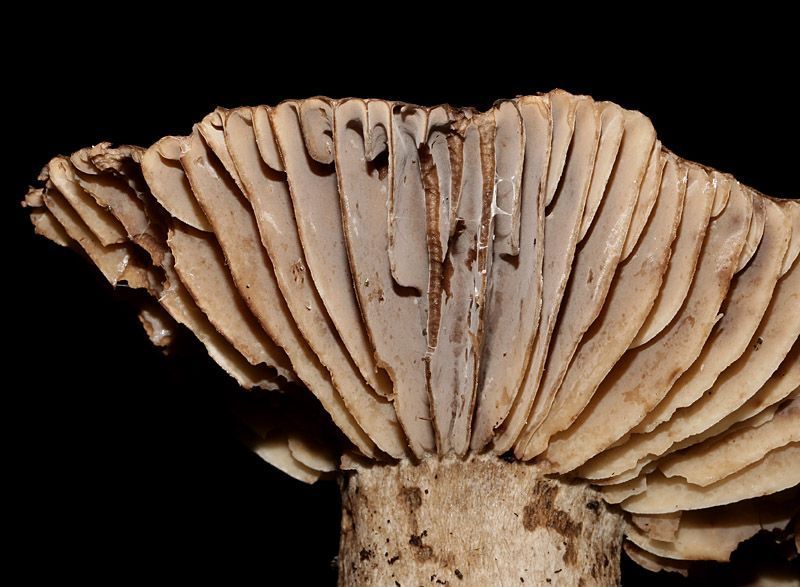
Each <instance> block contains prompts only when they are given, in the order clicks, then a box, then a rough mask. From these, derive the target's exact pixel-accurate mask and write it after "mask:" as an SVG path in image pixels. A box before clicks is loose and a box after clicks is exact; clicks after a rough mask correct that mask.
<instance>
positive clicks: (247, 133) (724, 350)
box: [23, 90, 800, 585]
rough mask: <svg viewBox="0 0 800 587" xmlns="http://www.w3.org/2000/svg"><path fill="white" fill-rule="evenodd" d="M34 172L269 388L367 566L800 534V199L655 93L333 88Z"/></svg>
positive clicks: (246, 382)
mask: <svg viewBox="0 0 800 587" xmlns="http://www.w3.org/2000/svg"><path fill="white" fill-rule="evenodd" d="M39 180H40V182H41V186H40V187H37V188H31V190H30V191H29V192H28V194H27V195H26V196H25V199H24V202H23V205H24V206H25V207H26V208H27V209H28V210H29V211H30V217H31V221H32V223H33V225H34V227H35V230H36V232H37V233H38V234H41V235H43V236H45V237H47V238H48V239H50V240H52V241H54V242H55V243H56V244H59V245H61V246H66V247H70V248H73V249H76V250H78V251H80V252H82V254H84V255H85V256H86V257H88V258H89V259H90V261H91V262H93V263H94V264H95V265H97V267H98V269H99V270H100V271H101V273H102V274H103V276H104V277H105V278H106V279H107V280H108V281H109V283H111V284H112V285H114V286H117V285H127V286H129V288H131V289H132V290H134V294H135V295H136V296H137V297H136V300H137V301H138V303H139V304H140V312H139V317H140V321H141V322H142V325H143V327H144V329H145V332H146V333H147V335H148V337H149V338H150V339H151V340H152V341H153V343H154V344H156V345H158V346H162V347H165V346H168V345H170V344H174V340H175V338H176V332H177V330H178V329H180V326H178V325H181V326H183V327H185V328H186V329H188V330H189V331H190V332H191V333H193V334H194V335H195V336H196V337H197V338H198V339H199V340H200V341H201V342H202V343H203V344H204V345H205V347H206V350H207V351H208V354H209V356H210V357H211V358H212V360H214V361H215V362H217V363H218V364H219V365H220V366H221V367H222V368H223V369H224V370H225V371H227V372H228V373H229V374H230V375H231V376H232V377H234V378H235V379H236V381H237V382H238V383H239V384H240V385H241V386H242V387H243V388H245V389H248V390H250V391H249V392H247V393H243V394H241V395H240V396H238V397H237V402H236V403H237V410H236V411H237V414H238V416H239V419H240V421H241V424H242V434H243V438H244V439H245V442H246V443H247V444H248V445H249V446H250V447H251V448H252V449H253V450H254V451H255V452H256V453H257V454H258V455H260V456H261V457H262V458H263V459H264V460H266V461H267V462H269V463H271V464H272V465H273V466H275V467H277V468H279V469H280V470H282V471H284V472H285V473H287V474H288V475H291V476H292V477H294V478H296V479H298V480H300V481H303V482H308V483H313V482H315V481H317V480H318V479H321V478H325V477H331V476H338V477H339V478H340V487H341V489H342V498H343V512H342V539H341V544H340V555H339V565H340V584H342V585H345V584H375V585H379V584H386V583H391V582H392V581H394V582H396V583H397V584H406V583H416V582H420V581H425V582H437V581H438V582H439V583H442V584H457V583H461V582H463V584H465V585H466V584H470V585H482V584H504V583H512V582H514V583H516V582H533V583H536V584H540V583H552V584H567V585H570V584H582V583H586V582H591V583H592V584H597V585H614V584H617V583H618V580H619V559H620V553H621V551H622V549H623V541H624V540H626V539H625V537H627V542H625V543H624V549H625V551H626V552H628V554H629V556H630V557H631V558H632V559H633V560H634V561H636V562H638V563H639V564H640V565H642V566H644V567H645V568H648V569H651V570H667V571H673V572H679V573H684V574H686V573H688V572H691V568H692V564H694V563H693V562H692V561H699V560H716V561H725V560H728V559H729V557H730V555H731V553H732V552H733V551H734V550H735V549H736V548H737V547H738V545H739V544H740V543H741V542H743V541H745V540H748V539H749V538H750V537H751V536H753V535H754V534H756V533H758V532H760V531H762V530H763V531H771V532H775V533H776V536H778V535H779V536H781V537H783V538H782V539H786V540H793V541H794V543H795V545H796V541H797V538H796V529H795V530H792V529H791V528H790V525H791V523H792V520H793V519H794V518H796V516H797V503H798V502H797V492H798V487H800V468H799V467H798V466H797V463H798V460H800V436H798V430H800V404H798V401H800V398H798V389H800V355H799V354H798V353H800V342H798V339H799V338H800V312H798V311H797V308H798V307H800V305H799V304H798V303H799V302H800V261H799V260H798V255H799V254H800V205H798V204H797V203H796V202H790V201H782V200H777V199H773V198H769V197H767V196H763V195H761V194H760V193H758V192H756V191H755V190H753V189H751V188H748V187H746V186H744V185H742V184H741V183H739V182H738V181H736V180H735V179H734V178H733V177H731V176H729V175H725V174H722V173H719V172H717V171H714V170H711V169H707V168H705V167H702V166H700V165H698V164H695V163H691V162H689V161H685V160H683V159H681V158H680V157H679V156H678V155H676V154H674V153H672V152H670V151H668V150H667V149H666V148H664V147H662V145H661V143H660V141H658V139H657V137H656V134H655V130H654V129H653V127H652V125H651V124H650V121H649V120H648V119H647V118H646V117H644V116H643V115H642V114H640V113H638V112H632V111H627V110H624V109H622V108H620V107H619V106H616V105H615V104H612V103H608V102H595V101H593V100H592V99H591V98H589V97H587V96H572V95H570V94H568V93H566V92H563V91H560V90H556V91H554V92H551V93H549V94H543V95H539V96H524V97H520V98H517V99H514V100H505V101H501V102H498V103H497V104H496V105H495V106H494V107H492V108H491V109H490V110H488V111H487V112H482V113H481V112H477V111H475V110H472V109H457V108H453V107H450V106H446V105H445V106H436V107H430V108H426V107H420V106H414V105H410V104H403V103H397V102H388V101H383V100H360V99H352V98H350V99H344V100H332V99H329V98H321V97H317V98H312V99H309V100H292V101H287V102H284V103H282V104H280V105H278V106H275V107H272V106H258V107H254V108H236V109H233V110H225V109H217V110H215V111H214V112H212V113H211V114H209V115H208V116H206V117H205V118H204V119H203V120H202V121H201V122H199V123H198V124H197V125H196V126H195V127H194V128H193V129H192V132H191V133H190V134H189V135H187V136H183V137H165V138H162V139H161V140H159V141H157V142H156V143H155V144H154V145H152V146H151V147H150V148H148V149H140V148H138V147H130V146H124V147H118V148H114V147H112V146H111V145H110V144H108V143H101V144H99V145H96V146H94V147H91V148H87V149H82V150H80V151H78V152H76V153H74V154H72V155H71V156H69V157H55V158H54V159H53V160H52V161H50V163H49V164H48V165H47V167H46V168H45V170H44V171H43V173H42V174H41V176H40V178H39ZM258 388H260V390H258ZM278 392H280V393H278ZM487 504H489V505H490V507H487ZM792 531H793V532H794V533H795V534H794V536H793V537H792V536H791V534H790V533H791V532H792ZM501 537H502V538H501ZM380 552H384V553H385V556H384V557H381V556H380V554H379V553H380ZM597 561H606V563H605V564H598V562H597Z"/></svg>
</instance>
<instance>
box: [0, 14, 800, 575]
mask: <svg viewBox="0 0 800 587" xmlns="http://www.w3.org/2000/svg"><path fill="white" fill-rule="evenodd" d="M59 18H60V15H59V16H55V15H50V19H49V26H47V27H43V26H41V24H42V23H38V24H37V25H36V27H31V36H30V39H29V41H28V42H26V43H22V44H18V45H15V46H7V47H6V51H5V59H4V60H5V63H4V65H5V81H6V98H5V99H6V100H7V107H6V108H5V109H4V113H5V116H4V119H5V120H4V122H3V124H4V127H5V128H6V130H7V132H6V137H5V154H4V156H3V162H4V163H5V165H4V169H3V171H2V178H3V190H2V192H3V198H2V203H3V206H4V208H3V211H2V219H3V223H4V224H3V226H4V230H3V233H4V239H6V240H5V247H4V251H5V255H4V260H5V262H6V263H7V264H10V265H11V270H10V271H8V270H7V269H6V271H5V272H4V278H3V279H4V282H5V284H6V288H5V290H6V294H7V296H9V297H7V298H6V299H7V300H8V301H7V302H6V305H5V308H4V310H5V313H6V316H5V320H4V324H5V326H6V328H5V329H4V334H5V341H6V344H7V345H8V346H9V348H10V354H7V355H6V356H7V357H8V359H7V360H8V363H6V385H5V386H4V387H5V389H4V393H3V409H2V414H3V419H4V420H6V426H5V427H4V430H5V432H6V434H7V435H8V436H9V438H8V441H7V443H6V448H7V453H8V457H7V466H6V468H5V470H6V471H7V473H8V476H7V477H6V478H5V480H4V485H5V486H6V490H7V491H9V492H10V494H9V495H10V498H9V499H8V500H7V509H8V511H7V516H5V517H7V520H8V521H10V522H11V523H10V524H9V525H8V526H7V528H8V529H9V530H10V531H11V532H12V537H13V551H12V554H13V556H12V557H11V558H12V559H13V560H14V561H15V562H16V563H18V564H19V565H20V568H22V569H23V570H24V572H25V573H26V574H27V576H28V577H29V578H30V579H31V581H29V582H33V580H35V579H38V578H44V577H48V578H53V577H59V578H62V579H63V578H66V577H70V578H77V579H81V580H84V581H90V580H101V581H103V582H104V583H106V584H117V583H119V582H121V581H122V580H130V579H138V580H140V581H142V582H145V581H146V582H148V583H149V582H155V581H157V580H158V581H160V580H162V579H165V578H166V579H176V580H180V581H188V580H191V579H201V580H203V579H212V578H216V579H218V580H219V582H222V583H224V584H245V579H247V580H248V581H247V582H248V583H249V582H250V581H251V580H253V579H255V580H256V581H259V582H264V583H266V584H273V582H274V584H282V583H283V582H284V581H287V582H288V581H292V582H296V581H298V580H303V582H304V583H310V584H323V585H324V584H328V585H332V584H334V582H335V570H334V568H333V566H332V565H331V561H332V559H333V557H334V555H335V554H336V549H337V536H338V516H339V512H338V497H337V489H336V486H335V484H334V483H331V482H325V483H319V484H317V485H315V486H311V487H309V486H305V485H303V484H301V483H299V482H296V481H293V480H292V479H289V478H288V477H286V476H284V475H283V474H281V473H278V472H277V471H275V470H274V469H272V468H271V467H269V466H268V465H266V464H264V463H263V462H261V461H260V460H259V459H258V458H257V457H255V456H254V455H252V454H250V453H249V452H248V451H247V450H246V449H245V448H243V447H242V446H240V444H239V443H238V441H237V440H236V436H235V434H234V432H233V426H232V423H231V418H230V417H229V415H228V410H227V405H228V399H227V398H228V397H229V395H230V394H233V393H236V390H235V385H233V383H232V382H231V381H230V380H228V378H227V377H226V376H224V375H223V374H222V373H221V371H219V370H218V369H217V368H216V367H214V366H213V365H212V364H211V362H210V361H208V360H207V359H206V358H205V357H204V356H203V355H204V353H203V351H202V349H201V348H200V346H199V345H198V344H197V343H196V342H193V341H192V340H190V337H188V336H184V337H183V338H182V340H181V344H180V345H178V349H177V351H175V352H174V353H173V354H172V355H171V356H168V357H165V356H163V355H162V354H161V353H160V352H158V351H157V350H155V349H154V348H153V347H152V346H151V344H150V343H149V342H148V341H147V339H146V337H145V336H144V334H143V333H142V331H141V328H140V326H139V324H138V322H137V320H136V317H135V313H134V312H133V311H132V308H131V307H129V306H128V305H126V304H125V303H120V300H119V297H120V296H118V295H117V294H114V293H112V290H111V288H110V287H109V286H108V285H107V284H106V283H105V282H104V281H103V280H102V278H101V276H100V275H99V273H98V272H97V271H96V270H95V269H94V268H92V267H91V266H90V265H89V264H88V263H86V262H85V261H84V260H83V259H80V258H79V257H78V256H77V255H75V254H74V253H72V252H70V251H67V250H63V249H60V248H59V247H56V246H54V245H53V244H51V243H49V242H47V241H45V240H44V239H42V238H35V237H34V235H33V230H32V229H31V226H30V224H29V222H28V220H27V218H26V215H25V213H24V211H23V210H22V209H21V208H20V207H19V206H18V202H19V200H20V199H21V198H22V196H23V194H24V191H25V188H26V186H27V185H28V184H29V183H31V182H33V180H34V178H35V176H36V174H37V173H38V171H39V169H40V168H41V166H42V165H44V164H45V163H46V162H47V160H48V159H49V158H50V157H51V156H52V155H55V154H58V153H70V152H72V151H74V150H76V149H78V148H80V147H83V146H86V145H89V144H93V143H96V142H99V141H101V140H110V141H113V142H115V143H132V144H139V145H149V144H150V143H152V142H154V141H155V140H156V139H158V138H159V137H161V136H163V135H166V134H185V133H187V132H188V131H189V130H190V127H191V124H192V122H193V121H197V120H199V119H200V118H201V117H202V116H203V115H204V114H206V113H207V112H209V111H210V110H212V109H213V108H214V107H215V106H217V105H221V106H239V105H246V104H258V103H275V102H277V101H279V100H281V99H285V98H290V97H308V96H311V95H317V94H325V95H330V96H333V97H343V96H346V95H356V96H362V97H384V98H395V99H402V100H406V101H410V102H417V103H421V104H435V103H439V102H445V101H447V102H451V103H453V104H458V105H472V106H477V107H480V108H486V107H488V106H489V105H490V104H491V103H492V102H493V101H494V100H495V99H497V98H503V97H510V96H514V95H518V94H525V93H535V92H539V91H547V90H549V89H551V88H554V87H561V88H564V89H566V90H568V91H571V92H573V93H587V94H591V95H592V96H594V97H595V98H596V99H609V100H613V101H615V102H617V103H619V104H621V105H622V106H624V107H627V108H634V109H639V110H641V111H642V112H644V113H645V114H647V115H648V116H650V117H651V118H652V119H653V122H654V124H655V126H656V129H657V131H658V133H659V138H660V139H661V140H662V142H663V143H664V145H666V146H668V147H669V148H670V149H672V150H673V151H675V152H676V153H678V154H679V155H681V156H684V157H686V158H689V159H692V160H696V161H700V162H702V163H705V164H708V165H711V166H713V167H715V168H718V169H720V170H723V171H727V172H731V173H733V174H734V175H736V177H737V178H738V179H740V180H742V181H744V182H745V183H747V184H749V185H752V186H754V187H756V188H757V189H759V190H761V191H763V192H765V193H768V194H770V195H776V196H782V197H796V196H797V194H798V181H797V176H796V175H795V174H796V171H797V164H796V160H797V153H798V151H797V148H796V146H795V145H794V144H793V143H792V139H796V135H797V132H798V116H797V109H796V106H795V105H794V104H792V102H794V101H795V100H794V97H793V96H792V95H791V94H790V93H789V91H788V90H787V87H788V83H789V82H787V81H784V80H785V79H786V78H785V76H787V75H792V74H791V71H792V69H793V67H794V68H795V70H794V73H795V74H796V63H793V61H794V59H793V58H792V53H790V52H784V48H781V47H770V48H768V49H764V48H763V47H762V49H763V50H764V53H763V55H762V54H758V55H753V54H750V53H748V52H747V51H741V52H740V53H736V54H734V53H733V50H734V49H735V48H736V47H737V46H738V44H739V40H738V37H734V36H732V35H731V36H728V35H720V36H719V37H718V38H717V40H719V43H715V44H716V45H717V49H715V50H709V51H707V52H704V53H700V54H697V53H692V54H688V53H687V54H686V55H681V54H674V53H672V52H671V51H669V50H666V49H658V48H654V43H653V42H652V39H647V38H646V37H647V36H646V35H645V37H644V38H641V39H637V40H636V42H635V43H633V42H632V43H631V44H630V45H629V46H627V47H625V45H624V44H623V45H622V46H621V48H616V47H615V48H610V49H609V48H608V47H605V48H606V49H608V50H607V52H601V51H600V50H599V49H598V47H594V48H593V49H590V50H588V52H584V53H582V54H581V56H580V57H579V58H575V59H574V60H567V61H566V62H561V61H558V63H556V59H555V58H554V55H556V54H558V53H559V51H558V46H566V45H565V41H564V40H563V39H561V40H557V41H552V42H550V44H544V45H542V44H540V43H537V40H536V38H535V37H533V36H532V37H531V38H530V39H525V40H527V41H528V43H529V44H528V45H527V46H523V47H518V48H514V49H513V50H512V49H509V48H507V47H505V46H504V45H500V44H498V45H485V46H484V47H483V48H482V49H481V51H480V53H479V55H481V57H480V60H479V61H473V62H470V59H475V58H474V57H471V58H467V56H466V52H465V51H464V45H469V44H470V43H469V42H467V41H468V40H469V37H468V36H467V37H466V39H467V41H465V34H466V33H464V32H463V31H454V30H447V28H446V27H445V28H444V30H437V34H436V35H433V33H431V38H430V39H428V38H422V39H414V40H409V42H408V44H407V47H408V52H407V53H406V54H404V55H403V54H402V52H400V54H393V55H392V56H389V55H388V53H386V52H385V50H386V45H388V44H390V43H387V42H386V41H385V40H380V39H376V38H373V36H374V35H372V34H368V35H366V39H361V40H359V41H358V42H353V43H340V42H339V41H338V39H337V40H336V42H334V41H335V40H334V39H333V38H332V37H333V36H335V35H334V34H333V33H332V32H329V34H325V35H316V34H313V33H311V32H310V31H306V30H304V29H302V28H298V29H296V30H295V29H290V30H291V31H292V32H293V33H295V34H296V38H294V40H290V41H289V43H288V45H287V46H280V47H276V46H275V45H274V44H271V43H269V42H268V41H269V29H270V27H275V26H284V25H283V24H282V23H281V22H275V21H273V22H271V23H267V22H263V23H257V24H255V26H254V27H253V29H255V32H254V31H253V30H249V31H248V32H247V33H244V32H242V33H241V35H242V36H247V35H251V42H250V43H247V46H246V48H244V49H242V48H239V49H236V50H234V49H233V48H232V46H231V45H230V44H229V41H228V37H227V36H226V37H225V38H224V39H225V40H224V42H223V40H222V38H217V37H216V36H215V34H216V31H218V30H221V29H226V30H227V32H228V33H231V32H233V33H234V34H233V35H231V36H232V37H236V36H238V29H236V27H238V26H241V20H247V19H246V18H244V17H242V16H241V15H240V17H239V18H238V19H233V20H232V19H230V18H227V17H225V16H224V15H223V14H214V13H213V12H209V13H208V14H207V15H205V17H204V19H203V22H202V23H201V25H195V26H194V28H192V27H189V26H188V25H185V24H181V23H180V21H179V22H178V23H177V24H174V25H173V28H170V27H169V26H168V25H165V26H164V27H155V28H149V27H145V26H143V25H142V26H141V27H140V28H138V29H133V27H132V28H131V30H137V31H138V32H137V33H136V34H134V33H131V32H129V31H128V30H125V31H124V32H123V31H122V30H121V29H119V28H118V27H119V24H120V22H122V21H120V20H119V19H117V20H110V21H109V23H108V26H107V28H105V29H103V30H98V29H97V28H96V27H94V28H89V27H85V28H83V27H81V26H80V25H79V24H76V23H70V24H69V25H67V24H66V23H60V22H59ZM125 18H127V17H123V21H124V20H125ZM31 22H32V21H31ZM268 24H269V26H267V25H268ZM234 25H235V26H234ZM260 26H263V30H260V32H259V27H260ZM286 26H289V24H288V23H287V25H286ZM256 33H258V34H256ZM375 34H377V33H375ZM691 34H693V33H692V32H686V35H691ZM437 35H438V36H437ZM442 36H445V37H448V36H449V37H448V38H450V40H452V38H453V37H455V38H456V40H458V41H459V42H458V43H456V44H451V45H449V46H438V45H437V43H439V42H438V41H437V40H436V39H441V38H442ZM712 40H713V39H712ZM368 41H369V42H368ZM682 41H683V37H682V36H681V35H678V34H676V35H673V36H672V37H671V39H670V42H673V43H675V44H677V45H681V44H682ZM439 44H441V43H439ZM33 45H35V46H36V47H37V51H50V57H47V58H44V57H33V56H31V53H30V52H29V51H28V49H27V47H28V46H33ZM395 45H398V43H395ZM300 46H303V47H305V48H306V49H309V50H312V51H314V52H315V57H314V58H311V57H304V56H302V55H297V56H294V57H292V56H291V55H292V53H291V48H292V47H300ZM448 47H449V48H448ZM434 49H436V50H438V51H439V53H438V54H439V55H441V54H445V55H448V54H449V55H452V57H448V58H446V59H437V58H432V57H431V53H430V52H433V51H434ZM740 49H741V48H740ZM748 51H749V49H748ZM787 51H788V49H787ZM510 53H513V54H514V55H515V56H516V57H515V58H514V59H511V60H509V59H506V56H508V55H509V54H510ZM433 54H436V53H433ZM501 57H502V58H501ZM642 59H646V60H648V63H650V64H651V65H642V63H641V60H642ZM478 65H480V66H479V67H478ZM767 542H768V541H767ZM755 556H760V557H764V558H770V557H772V558H775V557H776V555H775V554H769V550H768V549H766V548H761V549H758V548H751V549H750V550H746V551H744V552H742V553H739V554H738V558H739V559H742V560H744V559H749V558H752V557H755ZM775 560H777V558H776V559H775ZM745 562H746V561H745ZM743 568H745V567H741V566H740V567H737V568H736V569H735V570H734V571H732V570H731V569H728V568H723V567H719V566H715V565H710V566H708V567H707V568H705V569H704V571H703V572H702V573H700V574H699V575H698V576H697V577H696V578H695V579H694V580H692V581H688V582H687V581H685V580H682V579H675V578H673V577H666V576H664V575H663V574H662V575H659V576H656V575H651V574H649V573H646V572H644V571H642V570H639V569H638V568H636V567H634V566H632V565H631V564H630V563H626V564H625V567H624V585H644V584H647V585H686V584H696V583H704V584H708V583H709V582H710V581H711V582H717V581H718V582H719V584H732V583H733V582H734V578H733V577H734V576H735V577H737V578H739V579H740V578H741V577H743V576H744V575H745V574H746V573H747V571H746V569H745V570H742V569H743Z"/></svg>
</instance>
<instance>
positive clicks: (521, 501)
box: [339, 455, 623, 586]
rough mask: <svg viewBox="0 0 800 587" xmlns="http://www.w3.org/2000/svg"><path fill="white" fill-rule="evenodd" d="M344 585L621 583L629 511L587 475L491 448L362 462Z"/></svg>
mask: <svg viewBox="0 0 800 587" xmlns="http://www.w3.org/2000/svg"><path fill="white" fill-rule="evenodd" d="M350 469H351V470H350V471H349V472H347V473H346V474H345V476H343V477H342V480H341V482H340V487H341V492H342V535H341V542H340V546H339V585H340V586H343V585H401V586H406V585H409V586H410V585H420V584H426V585H427V584H432V585H465V586H466V585H522V584H528V585H550V584H552V585H589V584H591V585H599V586H603V585H618V584H619V578H620V570H619V561H620V552H621V543H622V523H623V522H622V517H621V515H620V514H619V513H617V512H615V511H612V510H611V509H609V508H607V507H606V505H605V504H604V502H603V501H602V499H601V498H600V496H599V494H598V493H597V492H596V491H595V490H593V489H591V488H590V487H588V486H586V485H584V484H571V483H569V482H568V481H563V480H555V479H549V478H544V477H541V474H540V473H539V472H537V470H536V468H535V467H532V466H530V465H525V464H520V463H509V462H506V461H504V460H501V459H499V458H497V457H493V456H486V455H484V456H477V457H472V458H469V459H467V460H463V461H462V460H454V459H449V460H436V459H428V460H425V461H423V462H422V463H420V464H417V465H414V464H411V463H400V464H396V465H377V464H373V465H368V464H360V463H359V464H355V465H352V466H351V467H350Z"/></svg>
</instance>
